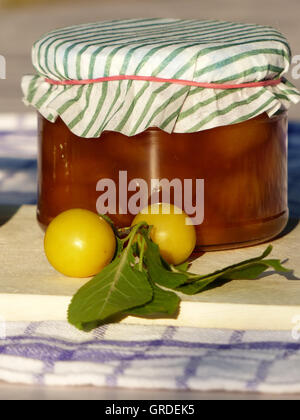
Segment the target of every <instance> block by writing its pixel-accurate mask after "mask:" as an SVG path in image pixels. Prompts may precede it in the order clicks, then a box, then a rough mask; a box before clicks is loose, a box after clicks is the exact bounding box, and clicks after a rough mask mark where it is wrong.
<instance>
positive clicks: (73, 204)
mask: <svg viewBox="0 0 300 420" xmlns="http://www.w3.org/2000/svg"><path fill="white" fill-rule="evenodd" d="M286 133H287V115H286V113H282V114H279V115H277V116H274V117H273V118H269V117H268V116H267V115H266V114H263V115H260V116H259V117H256V118H254V119H251V120H248V121H246V122H243V123H240V124H236V125H230V126H226V127H217V128H213V129H210V130H205V131H201V132H198V133H191V134H183V133H176V134H174V133H172V134H168V133H165V132H163V131H162V130H160V129H157V128H151V129H148V130H146V131H145V132H143V133H140V134H138V135H136V136H134V137H127V136H125V135H123V134H120V133H117V132H104V133H103V134H102V135H101V137H100V138H99V139H84V140H82V139H81V138H79V137H77V136H76V135H75V134H73V133H71V132H70V130H69V129H68V127H67V126H66V125H65V124H64V123H63V121H61V120H57V121H56V122H55V123H54V124H53V123H51V122H49V121H47V120H46V119H45V118H43V117H41V116H40V117H39V199H38V220H39V222H40V223H41V225H42V226H44V227H46V226H47V225H48V224H49V223H50V222H51V220H52V219H53V218H54V217H56V216H57V215H58V214H60V213H61V212H63V211H65V210H68V209H71V208H86V209H88V210H91V211H94V212H96V211H97V209H96V203H97V200H98V198H99V194H100V192H98V191H96V185H97V183H98V181H99V180H101V179H103V178H105V179H111V180H113V181H114V182H115V184H116V185H118V184H119V174H120V172H122V171H126V172H127V176H128V184H129V183H130V182H131V181H132V180H134V179H140V178H142V179H144V180H146V182H147V183H148V184H149V186H150V183H151V180H152V179H169V180H172V179H179V180H181V181H182V183H184V180H185V179H193V180H196V179H203V180H204V185H205V193H204V197H205V198H204V220H203V223H202V224H200V225H198V226H196V230H197V246H198V248H199V249H202V250H209V249H226V248H233V247H239V246H245V245H251V244H256V243H259V242H263V241H266V240H268V239H270V238H273V237H274V236H276V235H277V234H279V233H280V232H281V231H282V229H283V228H284V227H285V225H286V223H287V220H288V207H287V135H286ZM149 191H150V187H149ZM133 194H134V192H128V200H129V199H130V197H131V196H132V195H133ZM116 197H117V202H116V207H117V208H118V207H119V202H118V200H119V194H117V195H116ZM149 203H150V197H149ZM109 216H110V217H111V218H112V219H113V221H114V222H115V223H116V224H117V225H118V226H119V227H126V226H130V224H131V222H132V220H133V218H134V215H132V214H109Z"/></svg>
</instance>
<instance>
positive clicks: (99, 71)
mask: <svg viewBox="0 0 300 420" xmlns="http://www.w3.org/2000/svg"><path fill="white" fill-rule="evenodd" d="M32 58H33V65H34V67H35V69H36V71H37V75H35V76H25V77H24V78H23V81H22V88H23V92H24V101H25V103H26V104H27V105H33V106H34V107H35V108H36V109H37V110H39V112H40V113H41V114H42V115H43V116H44V117H45V118H47V119H48V120H49V121H53V122H54V121H55V120H56V119H57V117H58V116H60V117H61V118H62V120H63V121H64V122H65V123H66V124H67V126H68V127H69V129H70V130H71V131H72V132H73V133H75V134H76V135H78V136H80V137H86V138H90V137H99V136H101V133H102V132H103V131H107V130H110V131H118V132H121V133H123V134H125V135H128V136H133V135H135V134H138V133H140V132H142V131H144V130H146V129H147V128H148V127H159V128H161V129H162V130H164V131H166V132H168V133H171V132H176V133H192V132H197V131H201V130H206V129H209V128H213V127H217V126H222V125H229V124H234V123H237V122H241V121H244V120H247V119H250V118H253V117H255V116H257V115H259V114H261V113H263V112H267V113H268V114H269V116H272V115H273V114H274V113H276V112H277V111H279V110H281V109H287V108H288V107H289V106H290V104H291V103H297V102H298V101H299V99H300V94H299V92H298V91H297V90H296V88H295V87H293V86H292V85H291V84H290V83H289V82H287V81H286V80H285V79H284V80H283V82H282V83H280V84H279V85H277V86H272V87H271V86H268V87H258V88H240V89H231V90H221V89H208V88H206V89H203V88H199V87H191V86H182V85H178V84H174V83H165V82H164V83H161V82H159V83H158V82H145V81H140V80H139V81H137V80H134V81H132V80H131V81H129V80H125V81H109V82H101V83H95V84H88V85H83V86H78V85H77V86H74V85H72V86H61V85H60V86H57V85H51V84H49V83H47V82H46V81H45V77H47V78H50V79H54V80H65V79H67V80H82V79H97V78H100V77H106V76H117V75H140V76H154V77H160V78H172V79H184V80H190V81H196V82H205V83H211V82H214V83H245V82H254V81H262V80H265V79H275V78H278V77H281V76H282V75H284V74H285V73H286V72H287V71H288V69H289V65H290V60H291V53H290V49H289V45H288V42H287V40H286V39H285V38H284V36H283V35H281V34H280V33H279V32H278V31H277V30H275V29H273V28H271V27H265V26H258V25H250V24H238V23H230V22H220V21H197V20H178V19H130V20H122V21H120V20H114V21H105V22H98V23H92V24H85V25H80V26H74V27H69V28H64V29H60V30H55V31H53V32H50V33H48V34H47V35H45V36H43V37H42V38H41V39H40V40H39V41H37V42H36V43H35V45H34V46H33V51H32Z"/></svg>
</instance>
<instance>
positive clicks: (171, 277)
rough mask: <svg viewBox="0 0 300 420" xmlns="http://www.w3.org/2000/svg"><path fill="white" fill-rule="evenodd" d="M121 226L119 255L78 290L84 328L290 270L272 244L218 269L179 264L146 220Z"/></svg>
mask: <svg viewBox="0 0 300 420" xmlns="http://www.w3.org/2000/svg"><path fill="white" fill-rule="evenodd" d="M115 232H116V240H117V251H116V255H115V258H114V260H113V261H112V262H111V264H110V265H108V266H107V267H105V268H104V269H103V270H102V271H101V272H100V273H99V274H98V275H96V276H95V277H94V278H93V279H92V280H91V281H89V282H88V283H86V284H85V285H84V286H83V287H82V288H81V289H80V290H79V291H78V292H77V293H76V294H75V296H74V297H73V299H72V302H71V304H70V306H69V310H68V320H69V322H70V324H72V325H73V326H75V327H76V328H78V329H79V330H82V331H91V330H92V329H94V328H96V327H98V326H100V325H103V324H106V323H109V322H112V321H115V320H117V319H120V318H122V317H126V316H128V315H131V316H137V317H144V318H149V317H151V318H165V317H176V316H177V314H178V311H179V306H180V301H181V300H180V297H179V296H178V294H177V292H180V293H184V294H186V295H194V294H197V293H200V292H202V291H204V290H207V289H208V288H212V287H218V286H220V285H222V284H223V283H224V282H228V281H231V280H235V279H240V280H243V279H245V280H246V279H248V280H254V279H257V278H258V276H259V275H260V274H262V273H263V272H264V271H265V270H267V269H268V268H273V269H274V270H275V271H278V272H289V271H290V270H289V269H287V268H285V267H283V266H282V264H281V262H280V261H279V260H277V259H267V257H268V256H269V254H270V253H271V251H272V246H271V245H270V246H268V247H267V249H266V250H265V251H264V252H263V254H262V255H260V256H258V257H256V258H252V259H249V260H246V261H242V262H240V263H238V264H234V265H231V266H229V267H226V268H224V269H222V270H218V271H215V272H214V273H210V274H206V275H199V274H193V273H190V272H189V271H188V266H189V264H188V263H184V264H182V265H180V266H177V267H175V266H172V265H169V264H168V263H167V262H166V261H164V260H163V258H162V257H161V255H160V252H159V247H158V245H156V244H155V243H154V242H153V241H152V240H151V239H150V232H151V226H148V225H147V224H146V223H144V222H142V223H140V224H138V225H136V226H134V227H132V228H128V229H122V230H121V231H120V234H118V232H117V230H116V229H115ZM124 233H125V235H126V236H125V237H124V238H122V234H124Z"/></svg>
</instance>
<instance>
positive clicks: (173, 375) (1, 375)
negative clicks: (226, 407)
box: [0, 322, 300, 393]
mask: <svg viewBox="0 0 300 420" xmlns="http://www.w3.org/2000/svg"><path fill="white" fill-rule="evenodd" d="M6 329H7V331H6V338H3V339H2V340H1V339H0V380H4V381H8V382H13V383H16V382H18V383H25V384H40V385H49V386H66V385H72V386H73V385H75V386H76V385H77V386H78V385H94V386H106V387H126V388H140V389H142V388H144V389H180V390H199V391H207V390H226V391H249V392H250V391H251V392H254V391H258V392H266V393H296V392H300V369H299V367H300V340H299V341H296V340H295V339H293V337H292V334H291V332H244V331H230V330H211V329H209V330H205V329H198V328H182V327H181V328H174V327H162V326H153V327H149V326H148V327H146V326H140V325H139V326H138V325H120V324H115V325H109V326H106V327H102V328H99V329H98V330H96V331H94V332H93V333H91V334H85V333H81V332H79V331H77V330H75V329H74V328H72V327H71V326H69V325H68V324H67V323H65V322H42V323H31V324H25V323H8V324H7V326H6Z"/></svg>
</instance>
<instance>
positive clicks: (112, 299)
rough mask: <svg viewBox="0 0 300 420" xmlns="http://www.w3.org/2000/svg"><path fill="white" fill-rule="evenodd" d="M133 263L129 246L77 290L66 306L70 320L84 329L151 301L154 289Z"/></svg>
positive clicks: (145, 275)
mask: <svg viewBox="0 0 300 420" xmlns="http://www.w3.org/2000/svg"><path fill="white" fill-rule="evenodd" d="M133 264H134V256H133V252H132V247H131V246H129V247H127V248H126V249H125V250H124V251H123V252H122V254H121V255H120V256H118V257H117V258H116V259H115V260H114V261H113V262H112V263H111V264H110V265H109V266H107V267H105V268H104V269H103V270H102V271H101V273H100V274H98V275H97V276H95V277H94V278H93V279H92V280H91V281H89V282H88V283H87V284H85V285H84V286H83V287H82V288H81V289H80V290H79V291H78V292H77V293H76V295H75V296H74V297H73V299H72V302H71V304H70V307H69V312H68V320H69V322H70V323H71V324H72V325H74V326H76V327H77V328H79V329H83V330H85V329H86V328H87V329H89V328H90V324H91V323H94V325H95V324H97V325H99V324H101V323H103V322H104V321H105V320H107V319H108V318H111V317H112V316H114V315H117V314H122V313H123V312H125V311H127V310H128V309H130V308H134V307H136V306H141V305H144V304H145V303H148V302H150V301H151V300H152V298H153V289H152V287H151V284H150V283H149V281H148V277H147V274H146V273H145V272H141V271H139V270H138V269H137V268H136V266H135V265H133Z"/></svg>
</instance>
